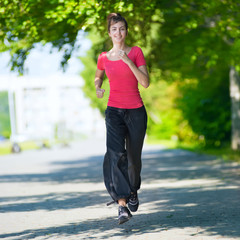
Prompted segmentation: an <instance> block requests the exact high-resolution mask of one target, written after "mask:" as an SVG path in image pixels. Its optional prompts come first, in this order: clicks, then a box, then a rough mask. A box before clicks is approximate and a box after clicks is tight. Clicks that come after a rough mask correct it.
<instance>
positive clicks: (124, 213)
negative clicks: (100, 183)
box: [118, 206, 132, 224]
mask: <svg viewBox="0 0 240 240" xmlns="http://www.w3.org/2000/svg"><path fill="white" fill-rule="evenodd" d="M131 217H132V214H131V213H130V211H129V210H128V208H127V207H123V206H119V208H118V224H123V223H125V222H127V221H128V220H129V219H130V218H131Z"/></svg>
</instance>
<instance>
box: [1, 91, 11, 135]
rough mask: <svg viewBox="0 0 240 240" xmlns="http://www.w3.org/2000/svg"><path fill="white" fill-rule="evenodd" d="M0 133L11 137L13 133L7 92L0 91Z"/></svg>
mask: <svg viewBox="0 0 240 240" xmlns="http://www.w3.org/2000/svg"><path fill="white" fill-rule="evenodd" d="M0 103H1V104H0V135H2V136H4V137H6V138H9V137H10V134H11V128H10V116H9V108H8V94H7V92H0Z"/></svg>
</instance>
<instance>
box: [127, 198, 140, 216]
mask: <svg viewBox="0 0 240 240" xmlns="http://www.w3.org/2000/svg"><path fill="white" fill-rule="evenodd" d="M138 206H139V201H138V195H137V193H131V196H130V198H129V199H128V208H129V209H130V211H131V212H136V211H137V210H138Z"/></svg>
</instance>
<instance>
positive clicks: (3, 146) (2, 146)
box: [0, 141, 39, 155]
mask: <svg viewBox="0 0 240 240" xmlns="http://www.w3.org/2000/svg"><path fill="white" fill-rule="evenodd" d="M19 146H20V148H21V150H22V151H25V150H30V149H38V148H39V146H38V145H37V144H36V143H35V142H32V141H27V142H23V143H20V144H19ZM11 148H12V143H11V142H10V141H6V142H2V143H0V155H5V154H10V153H11Z"/></svg>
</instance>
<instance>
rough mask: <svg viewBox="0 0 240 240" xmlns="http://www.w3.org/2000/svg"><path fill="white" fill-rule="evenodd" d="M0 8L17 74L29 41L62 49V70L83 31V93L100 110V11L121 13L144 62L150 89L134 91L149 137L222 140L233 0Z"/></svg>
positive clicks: (235, 22) (59, 2) (22, 0)
mask: <svg viewBox="0 0 240 240" xmlns="http://www.w3.org/2000/svg"><path fill="white" fill-rule="evenodd" d="M0 6H1V7H0V13H1V17H0V51H6V50H10V51H11V55H12V59H11V65H12V69H14V70H18V71H19V72H20V73H21V74H22V73H23V72H24V61H25V59H26V57H27V55H28V53H29V52H30V51H31V49H32V48H34V46H35V43H38V42H40V43H42V44H46V43H52V46H53V47H55V48H57V49H64V50H65V54H64V56H63V60H62V62H61V64H62V66H63V68H64V66H65V65H66V64H67V61H68V59H69V58H70V56H71V54H72V51H73V50H74V49H77V48H78V46H76V43H75V42H76V36H77V33H78V31H79V30H81V29H83V30H85V31H86V32H90V39H91V40H92V42H93V47H92V49H91V50H90V51H89V52H88V55H87V56H85V57H82V58H81V60H82V62H83V63H84V65H85V66H86V68H85V70H84V71H83V72H82V76H83V78H84V80H85V86H84V92H85V93H86V95H87V96H88V97H89V98H90V99H91V101H92V106H94V107H97V108H99V109H100V110H101V112H102V113H103V112H104V109H105V107H106V102H107V97H108V96H107V94H105V97H104V99H97V98H96V94H95V88H94V75H95V70H96V62H97V57H98V55H99V54H100V53H101V52H102V51H108V50H109V49H110V48H111V42H110V40H109V39H108V35H107V31H106V16H107V15H108V14H109V13H110V12H121V13H122V14H123V15H124V16H126V18H127V20H128V22H129V27H130V28H129V35H128V40H127V41H128V42H127V43H128V44H129V45H138V46H140V47H142V49H143V52H144V53H145V56H146V60H147V63H148V67H149V73H150V79H151V86H150V87H149V89H147V90H144V89H141V94H142V96H143V100H144V102H145V105H146V107H147V110H148V113H149V129H148V135H149V136H152V137H155V138H171V136H173V135H175V136H177V138H178V139H179V140H182V141H196V142H199V143H205V144H210V145H220V144H221V143H222V142H224V141H228V140H229V137H230V98H229V90H228V89H229V81H228V72H229V68H230V66H235V68H236V69H237V70H238V71H240V64H239V63H240V54H239V52H240V41H239V39H240V29H239V22H240V14H239V10H240V4H239V3H238V1H235V0H221V1H200V0H182V1H178V0H172V1H169V0H163V1H157V0H153V1H150V2H149V1H147V0H143V1H141V3H139V1H136V0H128V1H126V0H125V1H115V0H105V1H95V0H87V1H75V0H12V1H8V0H0ZM106 83H107V81H104V86H103V88H106V91H107V92H108V89H107V84H106ZM105 84H106V85H105Z"/></svg>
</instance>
